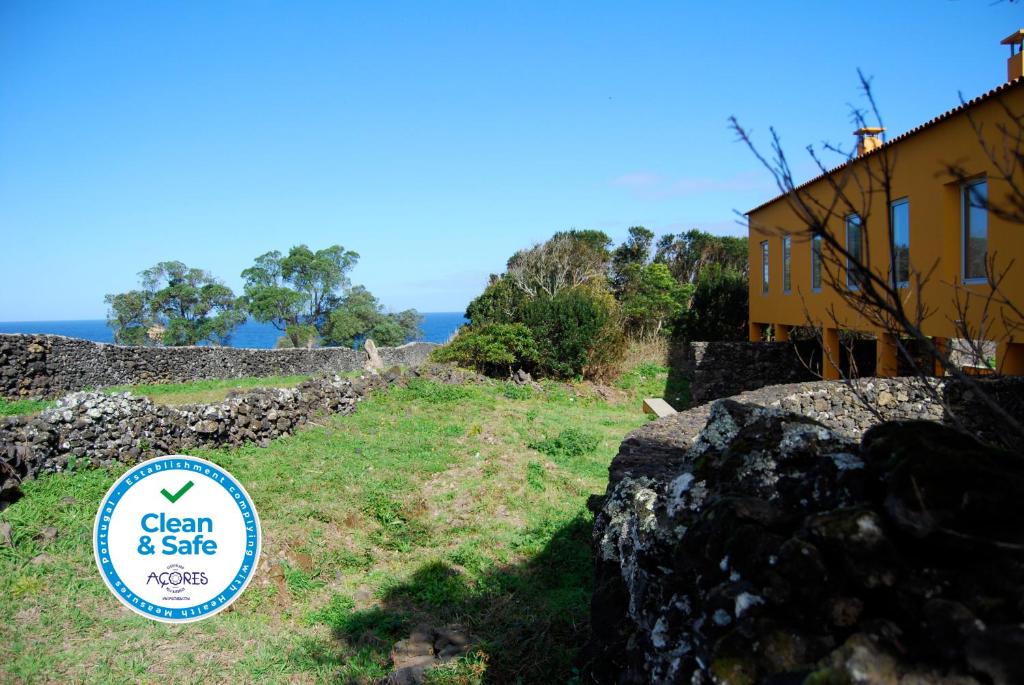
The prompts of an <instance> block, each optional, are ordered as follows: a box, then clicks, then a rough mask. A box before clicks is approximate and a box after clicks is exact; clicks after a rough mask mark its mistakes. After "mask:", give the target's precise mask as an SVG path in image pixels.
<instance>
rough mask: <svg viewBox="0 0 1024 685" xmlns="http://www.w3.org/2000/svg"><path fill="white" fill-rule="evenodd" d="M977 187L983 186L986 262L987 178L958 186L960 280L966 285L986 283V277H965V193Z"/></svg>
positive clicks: (965, 182) (966, 211) (966, 227)
mask: <svg viewBox="0 0 1024 685" xmlns="http://www.w3.org/2000/svg"><path fill="white" fill-rule="evenodd" d="M977 185H984V186H985V205H986V207H985V260H986V263H987V261H988V206H987V205H988V178H987V177H984V176H983V177H981V178H974V179H971V180H969V181H964V182H963V183H961V184H960V278H961V279H962V280H963V282H964V283H965V284H967V285H976V284H982V283H988V276H987V275H986V276H971V277H968V276H967V229H968V221H967V216H968V211H969V203H968V202H967V201H966V200H967V193H968V190H969V189H970V188H973V187H974V186H977Z"/></svg>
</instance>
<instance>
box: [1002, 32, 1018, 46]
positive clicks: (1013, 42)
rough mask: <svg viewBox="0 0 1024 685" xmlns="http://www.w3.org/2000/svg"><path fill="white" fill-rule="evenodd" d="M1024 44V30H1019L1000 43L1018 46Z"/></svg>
mask: <svg viewBox="0 0 1024 685" xmlns="http://www.w3.org/2000/svg"><path fill="white" fill-rule="evenodd" d="M1020 42H1024V29H1017V30H1016V31H1014V32H1013V33H1011V34H1010V35H1008V36H1007V37H1006V38H1003V39H1002V40H1001V41H999V44H1000V45H1016V44H1017V43H1020Z"/></svg>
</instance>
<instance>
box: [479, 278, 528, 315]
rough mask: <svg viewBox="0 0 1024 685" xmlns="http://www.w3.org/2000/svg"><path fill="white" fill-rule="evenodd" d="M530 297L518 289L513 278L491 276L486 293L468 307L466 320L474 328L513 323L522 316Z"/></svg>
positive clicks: (485, 289)
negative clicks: (491, 324) (484, 325)
mask: <svg viewBox="0 0 1024 685" xmlns="http://www.w3.org/2000/svg"><path fill="white" fill-rule="evenodd" d="M527 299H528V296H527V295H526V293H524V292H523V291H522V290H520V289H519V288H517V287H516V285H515V284H514V283H513V282H512V279H511V278H508V277H507V276H505V275H498V274H491V277H490V280H489V281H488V283H487V287H486V288H484V291H483V292H482V293H480V294H479V295H477V296H476V297H475V298H474V299H473V300H472V301H471V302H470V303H469V305H468V306H467V307H466V318H467V319H469V323H470V325H472V326H479V325H483V324H490V323H513V322H515V321H519V320H520V314H521V312H522V309H523V306H524V305H525V303H526V301H527Z"/></svg>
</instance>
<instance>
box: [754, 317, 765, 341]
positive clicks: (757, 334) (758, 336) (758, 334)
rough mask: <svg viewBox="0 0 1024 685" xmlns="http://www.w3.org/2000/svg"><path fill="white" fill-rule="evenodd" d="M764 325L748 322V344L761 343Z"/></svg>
mask: <svg viewBox="0 0 1024 685" xmlns="http://www.w3.org/2000/svg"><path fill="white" fill-rule="evenodd" d="M764 329H765V325H764V324H763V323H754V322H753V321H751V322H750V342H761V340H762V339H763V338H764Z"/></svg>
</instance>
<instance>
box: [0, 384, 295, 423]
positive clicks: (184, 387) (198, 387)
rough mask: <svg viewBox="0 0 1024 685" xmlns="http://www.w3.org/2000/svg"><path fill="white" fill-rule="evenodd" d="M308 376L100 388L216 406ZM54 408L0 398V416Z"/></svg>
mask: <svg viewBox="0 0 1024 685" xmlns="http://www.w3.org/2000/svg"><path fill="white" fill-rule="evenodd" d="M308 378H310V377H309V376H267V377H264V378H226V379H223V380H205V381H192V382H190V383H167V384H158V383H154V384H147V385H115V386H111V387H108V388H104V389H103V391H104V392H106V393H116V392H126V391H127V392H131V393H132V394H134V395H142V396H145V397H148V398H149V399H151V400H153V401H154V402H156V403H158V404H211V403H214V402H220V401H221V400H223V399H224V398H225V397H227V396H228V393H229V392H231V391H232V390H250V389H252V388H291V387H294V386H296V385H298V384H299V383H301V382H302V381H304V380H307V379H308ZM53 405H54V402H53V400H8V399H4V398H2V397H0V416H17V415H21V414H38V413H39V412H41V411H42V410H44V409H46V408H47V407H52V406H53Z"/></svg>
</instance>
